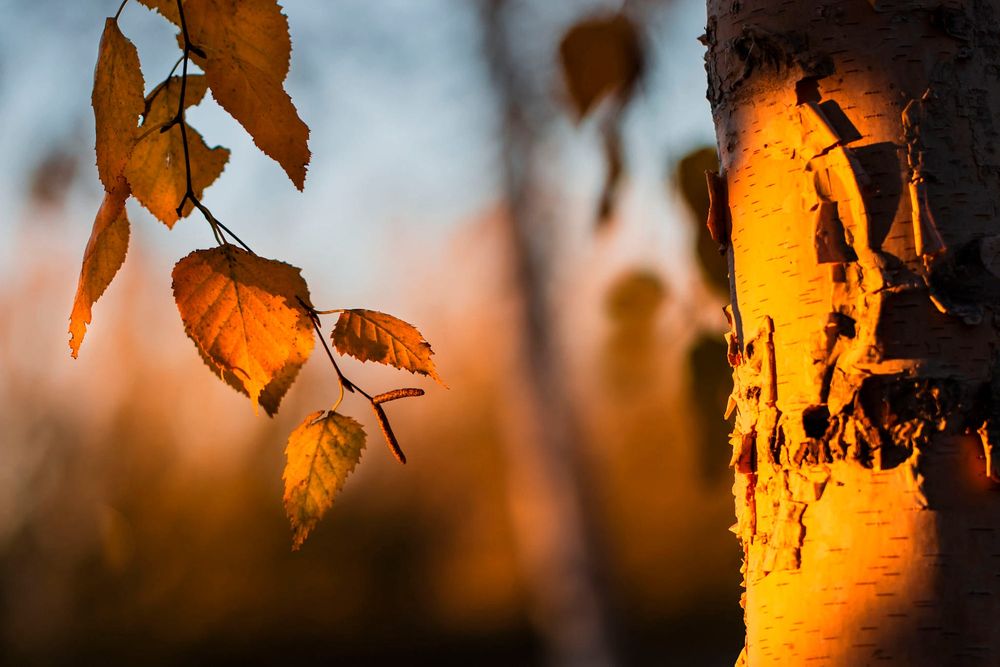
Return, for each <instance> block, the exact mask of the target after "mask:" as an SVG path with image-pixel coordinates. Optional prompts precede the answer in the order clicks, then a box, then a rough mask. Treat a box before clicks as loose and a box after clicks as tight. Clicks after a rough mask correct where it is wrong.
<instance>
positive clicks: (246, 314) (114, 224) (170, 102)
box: [69, 0, 440, 549]
mask: <svg viewBox="0 0 1000 667" xmlns="http://www.w3.org/2000/svg"><path fill="white" fill-rule="evenodd" d="M127 1H128V0H125V1H124V2H122V4H121V6H120V7H119V9H118V14H116V15H115V16H114V17H112V18H108V19H107V21H106V23H105V27H104V34H103V35H102V37H101V44H100V49H99V52H98V59H97V68H96V70H95V73H94V92H93V100H92V102H93V107H94V117H95V121H96V128H97V142H96V152H97V169H98V174H99V175H100V179H101V183H102V184H103V185H104V191H105V194H104V201H103V203H102V204H101V207H100V209H99V210H98V212H97V217H96V219H95V221H94V227H93V231H92V233H91V236H90V241H89V242H88V244H87V248H86V251H85V252H84V257H83V267H82V269H81V271H80V281H79V285H78V287H77V292H76V298H75V300H74V302H73V310H72V313H71V315H70V327H69V333H70V341H69V345H70V349H71V351H72V355H73V357H76V356H77V355H78V354H79V351H80V345H81V344H82V343H83V338H84V335H85V334H86V331H87V325H88V324H89V323H90V321H91V315H92V313H91V310H92V308H93V305H94V303H95V302H96V301H97V299H98V298H100V296H101V295H102V294H103V293H104V291H105V289H107V287H108V285H109V284H110V283H111V281H112V279H113V278H114V276H115V274H116V273H117V272H118V269H120V268H121V266H122V264H123V263H124V261H125V254H126V251H127V249H128V242H129V220H128V216H127V214H126V208H125V203H126V201H127V200H128V199H129V197H134V198H135V199H136V200H137V201H138V202H139V203H140V204H141V205H142V206H144V207H145V208H146V209H148V210H149V212H150V213H152V214H153V215H154V216H155V217H156V218H157V219H158V220H160V221H161V222H163V224H165V225H166V226H167V227H168V228H173V226H174V224H175V223H176V222H177V221H178V220H179V219H181V218H184V217H187V216H188V215H189V214H190V213H191V212H192V211H193V210H194V209H198V210H199V212H200V213H201V214H202V215H203V216H204V218H205V220H206V221H207V222H208V224H209V225H210V227H211V229H212V233H213V234H214V236H215V239H216V241H217V243H218V245H217V246H216V247H214V248H210V249H203V250H195V251H194V252H192V253H191V254H189V255H188V256H187V257H184V258H183V259H181V260H180V261H179V262H177V264H176V266H175V267H174V270H173V290H174V298H175V300H176V302H177V309H178V310H179V311H180V315H181V320H182V321H183V323H184V329H185V331H186V332H187V334H188V336H189V337H190V338H191V339H192V340H193V341H194V343H195V346H196V347H197V349H198V353H199V354H200V355H201V358H202V360H203V361H204V362H205V364H206V365H207V366H208V367H209V368H210V369H211V370H212V372H213V373H215V374H216V375H218V376H219V377H220V378H221V379H222V380H223V381H225V382H226V383H227V384H229V385H230V386H231V387H233V388H234V389H236V390H237V391H239V392H241V393H243V394H245V395H246V396H247V397H249V399H250V401H251V403H252V405H253V409H254V412H255V413H256V412H257V406H258V405H259V406H262V407H263V408H264V411H265V412H267V414H268V415H272V416H273V415H274V414H275V413H276V412H277V410H278V406H279V405H280V403H281V399H282V398H283V397H284V395H285V393H286V392H287V391H288V389H289V388H290V387H291V385H292V383H293V382H294V380H295V377H296V375H297V374H298V372H299V369H300V368H302V365H303V364H305V362H306V360H307V359H308V358H309V356H310V354H311V353H312V351H313V346H314V342H315V339H314V334H318V335H319V338H320V341H321V342H322V344H323V348H324V350H325V351H326V354H327V357H328V358H329V360H330V362H331V364H332V365H333V369H334V371H335V372H336V377H337V381H338V384H339V390H340V391H339V396H338V398H337V400H336V402H335V403H334V404H333V406H332V407H331V408H330V409H329V410H325V411H319V412H315V413H313V414H311V415H309V416H308V417H306V419H305V421H303V422H302V424H301V425H300V426H299V427H298V428H296V429H295V431H294V432H292V434H291V436H290V437H289V439H288V444H287V446H286V450H285V453H286V457H287V463H286V466H285V471H284V476H283V477H284V481H285V494H284V503H285V509H286V511H287V513H288V517H289V520H290V521H291V525H292V530H293V533H294V536H293V541H292V542H293V548H295V549H297V548H299V547H300V546H301V545H302V542H303V541H304V540H305V539H306V537H307V536H308V535H309V532H310V531H311V530H312V529H313V527H314V526H315V525H316V522H317V521H318V520H319V519H320V518H321V517H322V516H323V514H324V513H325V512H326V511H327V510H328V509H329V508H330V506H331V504H332V502H333V498H334V496H335V495H336V493H337V492H338V491H339V490H340V488H341V487H342V486H343V484H344V481H345V480H346V478H347V476H348V475H349V474H350V473H351V471H352V470H353V469H354V467H355V466H356V465H357V463H358V461H359V460H360V458H361V452H362V450H363V449H364V446H365V432H364V430H363V429H362V427H361V425H360V424H358V422H357V421H355V420H354V419H352V418H350V417H347V416H345V415H342V414H339V413H338V412H336V410H337V408H338V407H339V406H340V403H341V401H342V400H343V397H344V392H345V390H346V391H350V392H356V393H358V394H360V395H362V396H364V397H365V398H366V399H367V400H368V401H369V403H370V404H371V407H372V410H373V411H374V413H375V416H376V418H377V420H378V423H379V425H380V427H381V429H382V432H383V434H384V435H385V438H386V441H387V442H388V443H389V447H390V449H391V450H392V452H393V454H394V455H395V456H396V457H397V458H398V459H399V460H400V462H402V463H405V462H406V459H405V457H404V455H403V452H402V450H401V449H400V447H399V443H398V441H397V440H396V436H395V435H394V434H393V431H392V427H391V426H390V424H389V420H388V418H387V416H386V413H385V410H384V408H383V407H382V406H383V404H384V403H386V402H388V401H392V400H395V399H399V398H406V397H412V396H420V395H422V394H423V390H421V389H412V388H408V389H396V390H393V391H390V392H386V393H383V394H378V395H375V396H373V395H371V394H369V393H367V392H365V391H364V390H363V389H361V388H360V387H358V386H357V385H355V384H354V383H353V382H351V381H350V380H348V379H347V378H346V377H345V376H344V374H343V373H342V372H341V370H340V367H339V366H338V364H337V361H336V359H335V357H334V355H333V352H332V351H331V349H330V347H329V345H327V343H326V340H325V338H324V336H323V329H322V322H321V316H322V315H330V314H338V315H339V316H338V319H337V322H336V325H335V326H334V328H333V330H332V332H331V334H330V337H331V342H332V344H333V348H334V349H336V351H337V352H338V353H339V354H341V355H350V356H353V357H355V358H357V359H360V360H362V361H375V362H378V363H383V364H389V365H392V366H395V367H397V368H401V369H405V370H408V371H411V372H413V373H418V374H422V375H426V376H429V377H432V378H434V379H436V380H438V381H440V378H439V377H438V375H437V372H436V371H435V369H434V363H433V361H432V360H431V355H432V354H433V353H432V351H431V348H430V345H429V344H428V343H427V341H425V340H424V339H423V337H422V336H421V335H420V333H419V332H418V331H417V329H416V328H414V327H413V326H411V325H409V324H407V323H406V322H404V321H402V320H400V319H398V318H396V317H393V316H391V315H386V314H385V313H379V312H376V311H371V310H363V309H337V310H328V311H319V310H316V309H315V308H314V307H313V306H312V303H311V302H310V300H309V288H308V287H307V285H306V283H305V280H303V278H302V275H301V272H300V270H299V269H297V268H296V267H294V266H291V265H289V264H285V263H284V262H279V261H276V260H273V259H266V258H264V257H260V256H258V255H257V254H255V253H254V252H253V251H252V250H251V249H250V248H249V247H248V246H247V245H246V244H245V243H243V241H242V240H240V239H239V237H237V236H236V235H235V234H234V233H233V232H232V231H231V230H230V229H229V228H228V227H226V226H225V225H223V224H222V222H220V221H219V220H218V219H217V218H216V217H215V216H214V215H213V214H212V213H211V211H209V209H208V208H207V207H206V206H205V205H204V204H203V203H202V202H201V197H202V194H203V193H204V190H205V188H207V187H209V186H210V185H211V184H212V183H213V182H215V180H216V179H217V178H218V177H219V176H220V175H221V174H222V171H223V169H224V168H225V165H226V163H227V162H228V160H229V151H228V150H227V149H225V148H221V147H215V148H209V147H208V145H207V144H206V143H205V141H204V139H203V138H202V137H201V135H200V134H199V133H198V132H197V131H196V130H195V129H194V128H193V127H191V126H190V125H188V123H187V121H186V118H185V113H186V110H187V108H188V107H190V106H193V105H196V104H198V103H199V102H201V101H202V100H203V99H204V97H205V95H206V93H208V92H209V91H210V92H211V95H212V97H213V98H214V99H215V100H216V102H218V103H219V105H220V106H221V107H222V108H223V109H225V110H226V111H227V112H229V114H230V115H231V116H232V117H233V118H234V119H236V121H238V122H239V123H240V124H241V125H242V126H243V127H244V128H245V129H246V130H247V132H248V133H249V134H250V136H251V137H252V138H253V141H254V143H255V144H256V145H257V147H258V148H260V149H261V151H263V152H264V153H265V154H266V155H268V156H270V157H271V158H273V159H274V160H275V161H276V162H277V163H278V164H279V165H281V167H282V168H283V169H284V170H285V172H286V173H287V174H288V177H289V178H290V179H291V181H292V183H294V184H295V186H296V187H297V188H299V189H300V190H301V189H302V188H303V186H304V184H305V175H306V167H307V165H308V163H309V158H310V153H309V148H308V145H307V144H308V139H309V128H308V127H307V126H306V124H305V123H304V122H302V120H301V119H300V118H299V115H298V112H297V111H296V109H295V106H294V105H293V104H292V100H291V98H290V97H289V96H288V93H287V92H286V91H285V89H284V81H285V77H286V76H287V74H288V68H289V58H290V54H291V40H290V38H289V34H288V22H287V19H286V17H285V16H284V15H283V14H282V13H281V7H280V6H279V5H278V3H277V1H276V0H138V1H139V2H140V3H141V4H143V5H145V6H146V7H147V8H149V9H151V10H155V11H157V12H158V13H159V14H160V15H162V16H163V17H164V18H166V19H167V20H168V21H170V22H171V23H173V24H174V25H175V26H177V28H178V34H177V41H178V45H179V47H180V49H181V51H182V54H181V56H180V58H179V59H178V61H177V63H176V64H175V65H174V68H173V70H171V72H170V73H169V74H168V75H167V77H166V78H165V79H164V80H163V82H161V83H160V84H158V85H156V86H154V87H153V88H152V89H151V90H150V91H149V92H148V93H146V91H145V83H144V81H143V78H142V73H141V70H140V66H139V55H138V52H137V50H136V48H135V46H134V45H133V44H132V42H131V41H129V40H128V38H126V37H125V35H123V34H122V32H121V30H120V29H119V27H118V16H119V15H120V14H121V12H122V10H123V9H124V7H125V5H126V3H127ZM191 63H194V64H195V65H196V66H198V68H200V69H201V71H202V73H200V74H193V73H191V74H189V72H188V69H189V65H190V64H191ZM178 67H180V72H181V73H180V75H179V76H176V75H175V72H176V71H177V69H178ZM234 242H235V244H234Z"/></svg>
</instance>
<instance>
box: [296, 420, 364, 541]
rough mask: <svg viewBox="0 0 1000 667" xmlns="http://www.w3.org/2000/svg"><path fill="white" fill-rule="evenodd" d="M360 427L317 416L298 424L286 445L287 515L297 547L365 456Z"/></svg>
mask: <svg viewBox="0 0 1000 667" xmlns="http://www.w3.org/2000/svg"><path fill="white" fill-rule="evenodd" d="M364 448H365V431H364V429H363V428H361V424H359V423H358V422H356V421H354V420H353V419H351V418H350V417H345V416H344V415H339V414H337V413H336V412H324V411H323V410H320V411H318V412H314V413H312V414H311V415H309V416H308V417H306V419H305V421H303V422H302V423H301V424H299V426H298V428H296V429H295V430H294V431H293V432H292V434H291V435H290V436H289V437H288V444H287V445H286V446H285V457H286V459H287V463H286V464H285V472H284V474H283V475H282V479H284V480H285V497H284V502H285V511H286V512H287V514H288V519H289V521H291V524H292V530H293V531H294V532H295V534H294V536H293V538H292V549H293V550H298V548H299V547H301V546H302V543H303V542H304V541H305V539H306V537H308V536H309V533H310V532H311V531H312V529H313V527H314V526H315V525H316V522H317V521H319V520H320V519H321V518H322V517H323V515H324V514H325V513H326V511H327V510H328V509H330V507H331V505H333V498H334V496H335V495H336V494H337V492H338V491H340V489H341V488H342V487H343V486H344V482H345V481H346V480H347V476H348V475H350V474H351V472H352V471H353V470H354V468H355V466H357V465H358V461H360V460H361V452H362V450H364Z"/></svg>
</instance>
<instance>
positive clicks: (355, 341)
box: [332, 308, 444, 384]
mask: <svg viewBox="0 0 1000 667" xmlns="http://www.w3.org/2000/svg"><path fill="white" fill-rule="evenodd" d="M332 339H333V345H334V347H336V348H337V351H338V352H340V353H341V354H349V355H351V356H352V357H355V358H357V359H360V360H361V361H377V362H378V363H380V364H388V365H390V366H395V367H396V368H403V369H405V370H408V371H410V372H411V373H420V374H421V375H429V376H430V377H432V378H434V379H435V380H437V381H438V382H441V378H440V377H438V374H437V371H436V370H435V369H434V362H433V361H432V360H431V355H432V354H434V352H433V350H431V346H430V343H428V342H427V341H426V340H424V337H423V336H421V335H420V332H419V331H417V328H416V327H414V326H413V325H412V324H407V323H406V322H404V321H403V320H401V319H399V318H398V317H393V316H392V315H387V314H385V313H380V312H377V311H374V310H362V309H360V308H359V309H354V310H345V311H343V312H342V313H341V314H340V318H339V319H338V320H337V325H336V326H335V327H334V329H333V335H332ZM442 384H444V383H443V382H442Z"/></svg>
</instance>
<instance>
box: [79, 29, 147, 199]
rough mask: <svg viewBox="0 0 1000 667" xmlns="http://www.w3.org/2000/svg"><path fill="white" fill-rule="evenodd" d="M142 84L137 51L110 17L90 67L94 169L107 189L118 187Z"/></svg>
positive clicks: (132, 137) (139, 111)
mask: <svg viewBox="0 0 1000 667" xmlns="http://www.w3.org/2000/svg"><path fill="white" fill-rule="evenodd" d="M143 90H144V85H143V81H142V72H141V70H140V69H139V54H138V52H137V51H136V50H135V46H134V45H133V44H132V42H130V41H129V40H128V39H127V38H126V37H125V35H123V34H122V32H121V30H119V29H118V24H117V23H116V22H115V20H114V19H112V18H109V19H108V20H107V21H106V22H105V24H104V34H103V35H102V36H101V46H100V48H99V50H98V55H97V68H96V69H95V70H94V92H93V94H92V96H91V102H92V104H93V106H94V120H95V121H96V127H97V144H96V149H97V172H98V174H99V175H100V177H101V182H102V183H103V184H104V189H105V190H106V191H108V192H111V191H113V190H115V189H116V188H119V187H120V185H119V184H118V180H119V179H120V178H121V177H122V172H123V171H124V170H125V164H126V163H127V162H128V157H129V152H130V151H131V150H132V146H133V144H134V143H135V139H136V136H137V135H136V131H137V129H138V126H139V116H140V115H141V114H142V112H143V108H144V101H143Z"/></svg>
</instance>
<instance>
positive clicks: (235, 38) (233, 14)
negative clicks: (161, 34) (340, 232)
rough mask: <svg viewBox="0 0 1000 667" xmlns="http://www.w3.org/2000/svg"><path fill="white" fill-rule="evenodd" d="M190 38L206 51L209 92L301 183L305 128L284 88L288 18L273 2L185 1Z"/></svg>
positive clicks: (305, 153)
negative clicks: (210, 90)
mask: <svg viewBox="0 0 1000 667" xmlns="http://www.w3.org/2000/svg"><path fill="white" fill-rule="evenodd" d="M184 14H185V18H186V22H187V26H188V35H189V36H190V39H191V42H192V43H193V44H194V45H195V46H197V47H198V48H199V49H201V50H202V51H203V52H204V53H205V58H204V59H203V60H202V59H198V60H197V61H196V62H198V64H199V65H200V66H201V67H202V68H203V69H204V70H205V75H206V76H207V77H208V85H209V87H210V88H211V89H212V96H213V97H214V98H215V100H216V101H217V102H218V103H219V105H220V106H222V108H223V109H225V110H226V111H228V112H229V113H230V115H232V117H233V118H235V119H236V120H237V121H238V122H239V123H240V125H242V126H243V127H244V128H245V129H246V131H247V132H249V133H250V136H251V137H252V138H253V141H254V143H255V144H256V145H257V147H258V148H260V149H261V150H262V151H264V153H266V154H267V155H269V156H270V157H271V158H273V159H274V160H276V161H277V162H278V164H280V165H281V167H282V168H283V169H284V170H285V172H286V173H287V174H288V177H289V178H290V179H291V180H292V182H293V183H294V184H295V186H296V187H297V188H298V189H299V190H301V189H302V188H303V186H304V185H305V178H306V165H308V164H309V157H310V155H309V147H308V140H309V128H308V127H307V126H306V124H305V123H304V122H302V119H301V118H299V114H298V112H297V111H296V110H295V106H294V105H293V104H292V99H291V98H290V97H289V96H288V93H287V92H286V91H285V89H284V86H283V84H284V81H285V77H286V76H287V75H288V67H289V58H290V57H291V50H292V46H291V39H290V38H289V36H288V20H287V19H286V18H285V15H284V14H282V13H281V7H279V6H278V3H277V2H276V1H275V0H187V2H185V3H184Z"/></svg>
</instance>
